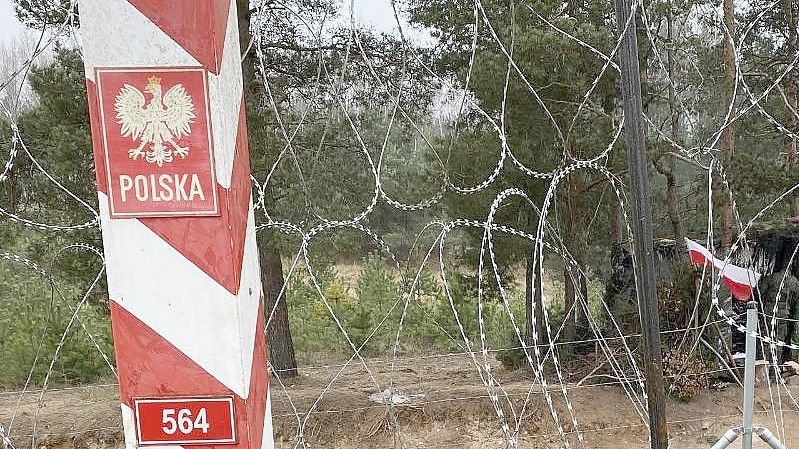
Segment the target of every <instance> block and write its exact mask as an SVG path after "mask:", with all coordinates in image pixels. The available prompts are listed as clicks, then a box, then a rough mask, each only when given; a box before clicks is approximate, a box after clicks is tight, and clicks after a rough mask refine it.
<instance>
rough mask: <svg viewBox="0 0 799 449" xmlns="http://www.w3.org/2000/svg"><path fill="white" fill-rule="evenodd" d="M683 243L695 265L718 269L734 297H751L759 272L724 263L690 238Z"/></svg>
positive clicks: (743, 299)
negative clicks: (686, 246)
mask: <svg viewBox="0 0 799 449" xmlns="http://www.w3.org/2000/svg"><path fill="white" fill-rule="evenodd" d="M685 244H686V245H688V254H690V256H691V261H692V262H693V263H695V264H696V265H703V266H706V267H712V268H714V269H716V270H717V271H719V274H720V275H721V282H722V283H723V284H724V286H725V287H727V289H728V290H729V291H730V293H732V296H733V297H734V298H735V299H737V300H738V301H746V300H747V299H749V298H751V297H752V290H753V289H754V288H755V286H756V285H757V281H758V280H759V279H760V276H761V275H760V273H757V272H755V271H754V270H748V269H746V268H742V267H739V266H736V265H733V264H731V263H725V262H724V261H723V260H721V259H719V258H717V257H716V256H714V255H713V254H712V253H711V252H710V251H709V250H708V249H707V248H705V247H704V246H702V245H700V244H699V243H696V242H694V241H693V240H691V239H685Z"/></svg>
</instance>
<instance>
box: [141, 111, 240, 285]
mask: <svg viewBox="0 0 799 449" xmlns="http://www.w3.org/2000/svg"><path fill="white" fill-rule="evenodd" d="M238 126H239V129H238V137H237V141H236V156H235V159H234V160H233V174H232V178H231V183H230V189H223V188H222V187H221V186H217V187H218V192H219V209H220V215H219V216H218V217H175V218H141V219H140V220H141V222H142V223H143V224H144V225H145V226H147V227H148V228H150V229H151V230H152V231H153V232H155V233H156V234H158V236H159V237H161V238H162V239H164V240H165V241H166V242H167V243H169V245H171V246H172V247H173V248H175V249H176V250H177V251H179V252H180V253H181V254H183V255H184V256H185V257H186V258H187V259H189V260H191V261H192V263H194V264H195V265H197V267H199V268H200V269H201V270H203V271H204V272H206V273H207V274H208V275H209V276H211V277H212V278H213V279H214V280H216V281H217V282H219V283H220V284H221V285H222V286H223V287H225V288H226V289H227V290H228V291H229V292H231V293H233V294H234V295H235V294H237V293H238V291H239V284H240V281H241V266H242V259H243V257H244V240H245V238H246V236H247V214H248V213H249V207H250V195H251V192H252V183H251V180H250V153H249V148H248V144H247V120H246V116H245V113H244V102H243V101H242V104H241V109H240V111H239V125H238Z"/></svg>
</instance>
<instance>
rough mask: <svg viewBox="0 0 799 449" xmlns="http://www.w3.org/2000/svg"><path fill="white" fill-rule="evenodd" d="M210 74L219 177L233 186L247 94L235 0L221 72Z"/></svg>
mask: <svg viewBox="0 0 799 449" xmlns="http://www.w3.org/2000/svg"><path fill="white" fill-rule="evenodd" d="M208 77H209V83H208V91H209V97H210V99H209V101H210V104H212V105H213V107H212V108H211V123H212V124H213V129H214V159H215V162H216V181H217V182H218V183H219V184H220V185H221V186H222V187H224V188H226V189H227V188H229V187H230V180H231V177H232V173H233V159H234V158H235V156H236V136H237V135H238V132H239V111H240V109H241V99H242V97H243V86H242V85H243V81H242V75H241V50H240V49H239V26H238V22H237V15H236V4H235V3H233V4H232V5H231V7H230V12H229V14H228V24H227V33H226V34H225V44H224V53H223V54H222V66H221V70H220V71H219V76H216V75H214V74H213V73H209V75H208Z"/></svg>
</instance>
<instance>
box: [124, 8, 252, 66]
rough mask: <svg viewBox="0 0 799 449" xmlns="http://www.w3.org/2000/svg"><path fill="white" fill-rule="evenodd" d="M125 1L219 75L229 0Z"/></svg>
mask: <svg viewBox="0 0 799 449" xmlns="http://www.w3.org/2000/svg"><path fill="white" fill-rule="evenodd" d="M128 1H129V2H130V4H131V5H133V6H134V7H135V8H136V9H138V10H139V11H140V12H141V13H142V14H144V15H145V16H147V18H149V19H150V20H152V21H153V23H155V24H156V25H157V26H158V28H160V29H161V30H162V31H163V32H164V33H166V35H167V36H169V37H171V38H172V40H174V41H175V42H177V44H178V45H180V46H181V47H183V49H185V50H186V51H187V52H188V53H189V54H190V55H192V56H193V57H194V58H195V59H196V60H197V61H199V62H200V64H202V65H203V67H205V68H207V69H208V70H209V71H210V72H213V73H215V74H217V75H218V74H219V71H220V70H221V69H222V55H223V52H224V49H225V35H226V34H227V22H228V14H229V13H230V7H231V1H232V0H170V1H168V2H165V1H164V0H128ZM236 49H238V46H237V47H236Z"/></svg>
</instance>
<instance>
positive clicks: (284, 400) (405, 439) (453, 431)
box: [0, 356, 799, 449]
mask: <svg viewBox="0 0 799 449" xmlns="http://www.w3.org/2000/svg"><path fill="white" fill-rule="evenodd" d="M368 366H369V369H370V371H371V375H370V374H368V373H367V372H366V371H365V370H364V369H363V367H362V366H360V365H358V364H354V365H353V366H351V367H349V368H347V369H345V370H344V371H343V372H342V373H341V374H340V376H339V377H338V378H337V380H336V381H335V382H333V384H332V386H331V387H330V389H329V390H328V391H327V393H326V394H325V395H324V396H323V397H322V399H321V400H320V401H319V403H318V406H317V407H316V408H315V411H314V413H312V414H311V415H310V416H308V417H307V423H306V425H305V426H304V439H305V441H306V442H307V443H309V445H310V447H319V448H339V449H355V448H359V449H360V448H400V447H406V448H467V449H477V448H481V449H482V448H486V449H494V448H496V449H501V448H505V447H506V444H505V442H504V439H503V435H502V432H501V430H500V426H499V424H498V421H497V418H496V413H495V411H494V408H493V406H492V402H491V401H490V400H489V398H488V395H487V393H486V389H485V387H483V386H482V384H481V383H480V380H479V377H478V376H477V373H476V371H475V370H474V368H473V367H472V365H471V362H470V361H469V359H468V358H466V357H463V356H450V357H436V358H427V359H414V360H408V361H401V362H400V363H398V364H397V365H396V366H395V367H394V370H393V373H392V370H391V365H390V364H389V363H384V362H381V361H373V360H370V361H369V363H368ZM497 366H498V365H497ZM339 369H340V367H338V366H328V367H315V368H311V367H308V368H305V369H303V370H302V375H301V376H300V377H298V378H294V379H287V380H284V382H283V384H284V385H283V386H281V385H280V383H279V382H277V381H273V383H272V395H273V416H274V423H275V433H276V437H275V438H276V443H277V444H276V447H278V448H291V447H294V445H295V443H296V441H297V440H296V435H297V429H298V416H297V415H296V414H295V413H294V412H293V409H292V406H291V403H293V406H294V407H296V409H297V410H298V412H299V420H300V421H301V420H304V419H305V418H306V412H307V410H308V409H309V407H310V406H311V404H312V403H314V402H315V401H316V399H317V398H319V396H320V394H321V392H322V390H323V389H324V388H325V386H326V385H328V384H329V383H330V381H331V379H332V378H333V377H334V376H335V375H336V373H337V372H338V371H339ZM495 375H496V377H497V378H498V379H499V381H500V382H501V384H502V386H503V388H504V389H505V390H506V391H507V393H508V394H509V396H510V398H511V400H512V401H513V403H514V409H515V411H516V413H517V414H520V413H521V408H522V404H523V402H524V399H525V398H526V397H527V394H528V391H529V390H530V388H531V383H532V380H531V379H530V378H528V376H527V375H526V374H525V373H524V372H521V371H517V372H505V371H503V370H502V369H501V368H497V371H496V373H495ZM391 379H393V380H394V382H395V385H397V387H398V388H400V389H401V390H403V391H405V392H408V393H413V394H423V395H424V397H423V398H421V399H418V400H417V401H416V402H415V403H413V404H411V405H406V406H401V407H399V408H398V411H397V418H396V419H397V422H398V424H399V429H400V430H399V436H400V438H401V442H402V445H400V443H399V441H397V440H396V438H395V436H396V434H395V432H393V431H392V430H391V426H389V425H388V423H389V422H390V419H389V415H388V414H387V411H386V407H385V406H382V405H379V404H376V403H375V402H372V401H370V399H369V395H370V394H372V393H375V392H377V391H381V390H383V389H385V388H387V387H388V386H389V385H390V382H391ZM603 381H606V379H605V380H603ZM588 383H590V382H588ZM588 383H586V384H583V385H582V386H577V385H576V384H575V383H571V384H569V385H568V397H569V400H570V401H571V403H572V404H573V406H574V415H575V416H576V417H577V421H578V424H579V429H580V431H581V432H582V435H583V436H584V439H585V447H588V448H614V449H616V448H646V447H648V445H647V437H646V435H647V431H646V428H645V427H644V425H643V424H642V421H641V418H640V417H639V415H638V414H637V413H636V411H635V409H634V407H633V406H632V404H631V402H630V400H629V399H628V397H627V396H626V395H625V393H624V390H623V389H622V388H621V387H619V386H618V385H587V384H588ZM789 388H790V389H791V390H792V393H793V394H794V395H797V396H799V387H789ZM550 390H551V391H552V395H553V399H554V406H555V407H556V409H557V410H558V411H559V416H560V417H561V418H562V423H563V427H564V428H565V431H566V432H567V434H568V435H569V437H570V439H571V440H572V442H573V443H574V446H575V447H580V443H579V441H578V440H577V438H576V433H575V432H574V428H573V425H572V424H571V420H570V418H569V414H568V409H567V408H566V406H565V401H564V399H563V395H562V393H560V392H559V391H556V390H559V389H557V388H556V389H550ZM786 396H787V395H786V392H785V390H782V399H783V402H782V404H783V405H782V408H783V416H784V426H783V427H784V429H785V432H786V434H785V436H784V438H785V442H786V443H787V445H788V446H789V447H799V409H797V408H795V407H793V406H792V405H791V404H790V401H789V400H788V399H787V397H786ZM289 397H290V398H291V403H290V401H289ZM740 400H741V392H740V390H739V389H738V388H734V387H730V388H728V389H726V390H724V391H705V392H703V393H702V394H701V395H700V396H698V397H696V398H694V399H693V400H691V401H690V402H675V401H670V403H669V406H668V420H669V422H670V424H669V433H670V437H671V447H673V448H686V449H699V448H709V447H710V446H712V445H713V443H715V441H716V440H717V439H718V437H719V436H721V435H722V434H723V433H724V432H725V431H726V429H728V428H730V427H734V426H737V425H739V424H740V410H739V408H738V407H739V404H740ZM38 402H39V394H38V392H32V393H29V394H25V395H20V393H18V392H0V424H2V425H3V426H4V427H5V428H6V429H7V430H8V429H9V428H10V436H11V440H12V442H13V443H14V445H15V446H16V448H17V449H25V448H30V447H31V444H32V443H33V444H35V446H36V447H37V449H45V448H46V449H51V448H54V449H67V448H76V449H78V448H81V449H82V448H87V449H100V448H112V447H113V448H121V447H123V443H122V431H121V423H120V416H119V406H118V405H117V392H116V386H115V385H113V384H111V385H100V386H91V387H77V388H71V389H61V390H54V391H49V392H47V394H46V395H45V396H44V399H43V402H42V407H41V408H40V409H39V407H38V406H37V404H38ZM18 404H19V405H18ZM778 408H779V407H778V404H777V402H772V400H771V399H770V397H769V389H768V388H762V389H760V390H759V391H758V399H757V404H756V412H757V414H756V423H757V424H760V425H764V426H767V427H770V428H772V430H775V429H777V428H778V427H779V426H777V425H776V424H775V417H774V413H773V412H774V410H775V409H778ZM37 409H39V412H38V413H37ZM506 412H508V413H509V412H510V409H509V408H506ZM12 418H13V424H12ZM35 421H36V422H37V423H36V438H35V440H33V438H32V437H31V435H32V434H33V429H34V422H35ZM511 425H512V426H513V422H511ZM739 445H740V442H738V441H736V442H735V443H734V444H733V446H732V447H740V446H739ZM519 447H521V448H559V447H562V441H561V438H560V436H559V435H558V431H557V427H556V426H555V424H554V421H553V419H552V417H551V416H550V413H549V411H548V408H547V406H546V402H545V401H544V398H543V394H542V390H541V388H540V386H539V385H533V394H532V396H531V399H530V401H529V403H528V405H527V407H526V408H525V409H524V414H523V418H522V419H521V426H520V432H519ZM755 447H757V448H765V447H766V446H765V445H762V444H758V445H756V446H755Z"/></svg>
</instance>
